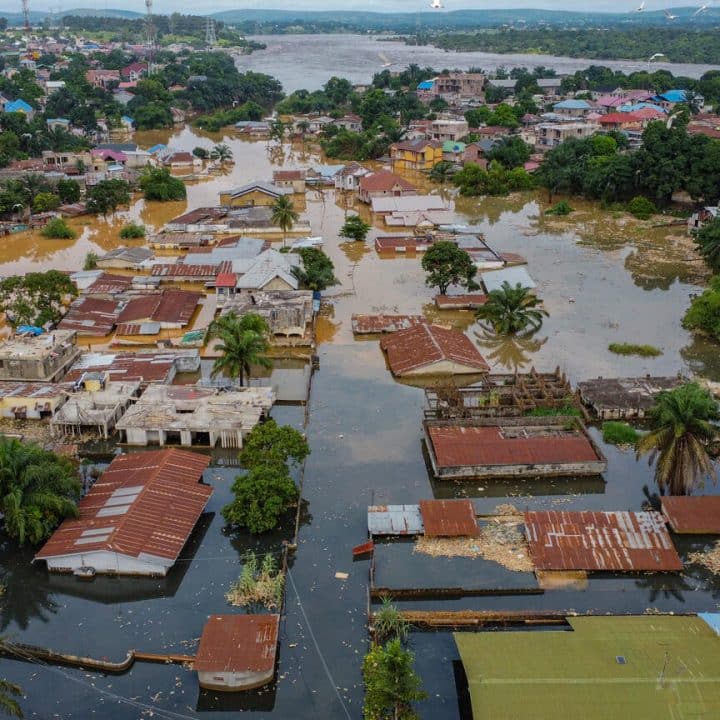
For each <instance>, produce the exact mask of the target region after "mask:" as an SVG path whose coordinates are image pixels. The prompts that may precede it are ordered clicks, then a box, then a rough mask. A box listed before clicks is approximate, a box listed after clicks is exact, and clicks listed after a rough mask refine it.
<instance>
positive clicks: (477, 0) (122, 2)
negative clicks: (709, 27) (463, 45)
mask: <svg viewBox="0 0 720 720" xmlns="http://www.w3.org/2000/svg"><path fill="white" fill-rule="evenodd" d="M443 2H444V5H445V8H446V9H447V10H461V9H468V8H472V9H479V10H482V9H484V8H485V9H493V8H503V9H507V8H546V9H550V10H580V9H582V10H600V11H614V12H618V11H622V10H623V9H624V8H627V9H628V10H631V9H634V8H635V7H637V6H638V5H639V4H640V0H629V2H628V1H626V0H584V1H583V2H580V3H578V2H577V0H443ZM16 4H17V5H18V6H19V5H20V3H19V2H18V3H13V2H8V0H0V7H2V8H11V7H14V6H15V5H16ZM715 4H716V5H718V6H720V1H718V2H716V3H715ZM58 5H60V6H61V7H62V8H63V9H70V8H73V7H89V8H123V9H126V10H137V11H144V9H145V4H144V0H61V1H60V3H59V2H58V0H30V7H31V8H32V9H35V10H53V11H57V8H58ZM153 5H154V7H155V8H156V11H157V12H164V13H169V12H173V11H183V12H186V11H188V10H192V11H193V12H197V13H202V14H207V13H211V12H217V11H219V10H235V9H240V8H243V9H244V8H276V9H280V10H334V9H343V10H375V11H378V12H382V11H401V12H416V11H418V10H428V11H429V10H430V8H429V5H430V0H199V1H198V0H195V1H194V2H193V0H154V3H153ZM699 5H700V2H699V1H698V0H648V2H647V4H646V7H647V9H648V10H662V9H663V8H667V7H680V6H688V7H698V6H699Z"/></svg>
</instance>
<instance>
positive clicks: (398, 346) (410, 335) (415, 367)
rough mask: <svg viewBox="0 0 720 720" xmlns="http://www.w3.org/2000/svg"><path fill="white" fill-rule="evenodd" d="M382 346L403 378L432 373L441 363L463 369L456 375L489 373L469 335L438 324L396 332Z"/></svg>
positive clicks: (394, 373)
mask: <svg viewBox="0 0 720 720" xmlns="http://www.w3.org/2000/svg"><path fill="white" fill-rule="evenodd" d="M380 347H381V348H382V349H383V350H384V351H385V352H386V353H387V356H388V364H389V365H390V369H391V370H392V373H393V375H399V376H402V375H407V374H409V373H411V372H416V371H419V370H424V371H425V372H428V373H431V372H433V366H435V365H437V364H438V363H441V362H451V363H454V364H456V365H459V366H461V368H460V369H458V370H457V371H456V372H468V373H481V372H488V371H489V370H490V367H489V366H488V364H487V363H486V362H485V358H484V357H483V356H482V355H481V354H480V351H479V350H478V349H477V348H476V347H475V345H474V344H473V343H472V341H471V340H470V338H468V337H467V335H464V334H463V333H461V332H457V331H456V330H446V329H445V328H442V327H439V326H437V325H427V324H425V323H423V324H420V325H415V326H414V327H411V328H409V329H408V330H400V331H399V332H394V333H392V334H390V335H388V336H386V337H384V338H382V340H380Z"/></svg>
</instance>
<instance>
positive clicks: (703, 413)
mask: <svg viewBox="0 0 720 720" xmlns="http://www.w3.org/2000/svg"><path fill="white" fill-rule="evenodd" d="M719 419H720V412H719V411H718V406H717V403H716V402H715V400H714V399H713V397H712V396H711V395H710V393H709V392H708V391H707V390H705V389H704V388H701V387H700V386H699V385H698V384H697V383H686V384H685V385H680V386H679V387H677V388H675V389H674V390H670V391H666V392H661V393H660V394H659V395H658V396H657V398H656V400H655V405H654V406H653V407H652V408H651V409H650V412H649V413H648V420H649V425H650V432H649V433H648V434H647V435H644V436H643V437H642V438H640V440H639V441H638V444H637V452H638V457H639V456H640V455H645V454H647V455H648V456H649V461H650V462H651V463H652V462H653V461H654V460H656V459H657V465H656V467H655V480H656V482H657V484H658V488H659V489H660V492H661V493H667V494H668V495H689V494H690V493H692V492H693V490H696V489H700V488H702V487H703V486H704V484H705V480H706V479H707V478H711V479H712V480H713V481H715V480H716V479H717V478H716V470H715V468H714V466H713V462H712V460H711V459H710V457H709V456H708V452H707V444H708V443H709V442H710V441H712V440H713V438H714V437H715V434H716V432H717V426H716V425H714V424H713V423H716V422H717V421H718V420H719Z"/></svg>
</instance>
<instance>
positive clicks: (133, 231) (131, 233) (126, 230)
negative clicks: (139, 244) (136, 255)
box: [120, 222, 145, 240]
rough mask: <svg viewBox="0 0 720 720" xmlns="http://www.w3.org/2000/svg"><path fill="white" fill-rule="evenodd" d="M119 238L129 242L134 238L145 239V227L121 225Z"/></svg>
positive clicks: (131, 224)
mask: <svg viewBox="0 0 720 720" xmlns="http://www.w3.org/2000/svg"><path fill="white" fill-rule="evenodd" d="M120 237H121V238H122V239H123V240H131V239H134V238H144V237H145V226H144V225H138V224H137V223H132V222H131V223H128V224H127V225H123V227H122V228H120Z"/></svg>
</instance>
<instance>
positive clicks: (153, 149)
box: [148, 143, 167, 155]
mask: <svg viewBox="0 0 720 720" xmlns="http://www.w3.org/2000/svg"><path fill="white" fill-rule="evenodd" d="M166 147H167V145H163V144H162V143H158V144H157V145H153V146H152V147H151V148H148V152H149V153H150V154H151V155H154V154H155V153H158V152H160V151H161V150H164V149H165V148H166Z"/></svg>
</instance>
